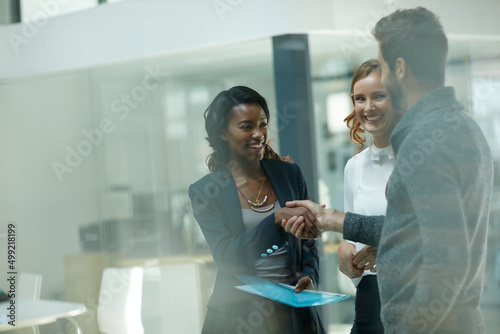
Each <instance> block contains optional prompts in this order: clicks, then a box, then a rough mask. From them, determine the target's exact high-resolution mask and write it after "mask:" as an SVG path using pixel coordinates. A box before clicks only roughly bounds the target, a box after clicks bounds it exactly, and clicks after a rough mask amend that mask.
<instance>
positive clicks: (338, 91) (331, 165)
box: [309, 34, 500, 333]
mask: <svg viewBox="0 0 500 334" xmlns="http://www.w3.org/2000/svg"><path fill="white" fill-rule="evenodd" d="M309 42H310V52H311V72H312V76H313V87H312V90H313V96H314V103H315V108H316V129H317V131H316V135H317V138H316V143H317V152H318V153H317V154H318V178H319V180H318V182H319V189H320V201H321V203H326V204H327V206H330V207H334V208H337V209H340V210H342V208H343V190H344V189H343V188H344V187H343V181H344V180H343V172H344V166H345V164H346V162H347V160H348V159H349V158H350V157H352V155H353V152H354V151H355V150H356V147H355V146H354V145H353V144H351V141H350V139H349V133H348V132H347V131H346V129H347V128H346V127H345V124H344V123H343V122H342V120H343V118H344V117H345V116H346V115H347V114H348V113H350V112H351V111H352V104H351V103H350V102H349V104H348V105H346V104H345V98H346V96H348V94H349V91H350V85H351V79H352V75H353V73H354V70H355V68H356V67H357V66H359V65H360V64H361V63H363V62H364V61H366V60H368V59H370V58H376V57H377V44H376V42H375V41H374V39H372V38H370V39H368V38H361V37H360V36H358V35H352V36H349V35H345V34H344V35H326V34H323V35H320V34H313V35H310V37H309ZM449 44H450V49H449V57H448V64H447V67H446V71H447V74H446V85H450V86H454V87H455V90H456V93H457V98H458V100H459V101H460V102H462V103H463V104H464V105H466V106H467V107H469V113H470V114H471V116H472V117H473V118H474V119H475V120H476V121H477V122H478V123H479V125H480V126H481V128H482V129H483V131H484V134H485V136H486V137H487V138H488V141H489V144H490V147H491V149H492V152H493V155H494V157H495V160H496V163H495V164H496V165H495V166H496V176H495V180H496V181H495V182H496V183H495V184H496V186H495V190H494V195H493V200H492V208H491V223H490V231H489V240H488V259H487V261H488V265H487V270H486V276H485V291H484V293H483V300H482V309H483V312H484V315H485V321H486V326H487V327H486V328H487V333H494V332H495V330H496V328H497V326H498V322H496V317H495V316H494V314H497V313H498V312H499V310H500V303H499V302H498V301H499V300H500V288H499V287H500V274H499V273H500V251H499V249H500V246H499V245H500V243H499V240H500V234H499V231H500V226H499V221H500V207H499V204H498V203H500V187H499V174H498V170H499V169H498V168H499V167H498V166H499V162H498V161H499V160H500V140H499V139H500V113H499V112H498V107H497V106H498V103H497V98H495V97H498V96H499V95H498V94H499V93H500V72H499V71H498V68H500V57H499V56H498V55H499V52H500V40H499V39H498V38H496V39H491V40H473V39H471V38H464V37H453V36H452V37H450V43H449ZM332 122H336V124H335V125H333V124H332ZM368 142H369V141H368ZM339 237H340V235H338V234H329V235H326V236H323V240H324V258H323V265H322V275H323V284H324V286H323V287H322V288H323V289H326V290H330V291H342V292H346V293H349V292H350V293H353V292H355V290H354V288H353V286H352V284H351V282H350V280H349V279H347V278H346V276H344V275H343V274H341V273H340V272H339V270H338V260H337V254H336V250H337V244H338V242H339V241H341V240H340V238H339ZM337 273H338V274H337ZM323 310H324V312H323V315H324V317H325V322H326V323H327V324H329V326H330V329H340V328H350V327H351V326H352V321H353V319H354V299H353V298H351V299H350V300H346V301H344V302H342V305H340V304H333V305H327V306H325V307H323ZM347 332H348V331H347Z"/></svg>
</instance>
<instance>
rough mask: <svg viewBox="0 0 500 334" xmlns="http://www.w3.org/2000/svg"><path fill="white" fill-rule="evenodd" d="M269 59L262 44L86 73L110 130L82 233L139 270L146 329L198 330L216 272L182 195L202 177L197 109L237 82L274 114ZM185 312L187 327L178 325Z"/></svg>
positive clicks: (109, 260) (107, 262) (107, 258)
mask: <svg viewBox="0 0 500 334" xmlns="http://www.w3.org/2000/svg"><path fill="white" fill-rule="evenodd" d="M271 62H272V49H271V42H270V40H269V39H262V40H255V41H249V42H245V43H239V44H232V45H227V46H220V47H217V48H207V49H203V50H197V51H195V52H186V53H179V54H176V55H170V56H161V57H155V58H149V59H141V60H138V61H134V62H129V63H125V64H118V65H114V66H107V67H104V68H99V69H93V70H92V71H91V72H92V81H91V87H92V102H93V104H94V106H95V117H96V118H95V122H96V124H99V123H101V122H103V120H105V119H109V120H111V121H112V123H113V124H114V127H113V130H112V131H109V133H107V134H106V138H105V140H103V150H102V151H101V154H100V155H99V158H98V161H97V162H96V163H97V164H98V170H99V171H101V172H100V173H99V182H98V183H99V185H100V193H99V199H100V200H99V203H100V212H101V213H102V219H100V220H97V221H95V222H89V224H88V225H87V228H88V229H92V226H96V228H100V229H101V230H102V231H104V233H103V237H104V239H103V240H102V242H103V246H104V252H103V253H102V254H103V255H104V266H105V267H108V266H140V267H142V268H143V269H144V278H143V290H142V291H143V294H144V295H143V307H142V322H143V326H144V329H145V332H146V333H148V332H152V333H169V332H176V333H197V332H200V331H201V326H202V324H203V317H204V312H205V305H206V302H207V300H208V297H209V294H210V289H211V288H212V283H213V280H214V275H215V266H214V264H213V262H212V257H211V254H210V252H209V250H208V247H207V245H206V242H205V239H204V237H203V235H202V233H201V230H200V229H199V227H198V224H197V223H196V221H195V220H194V218H193V216H192V212H191V202H190V200H189V197H188V194H187V190H188V186H189V185H190V184H191V183H193V182H194V181H196V180H197V179H198V178H200V177H202V176H203V175H205V174H206V173H207V168H206V165H205V159H206V157H207V155H208V154H209V153H210V152H211V150H210V148H209V147H208V144H207V141H206V140H205V137H206V133H205V128H204V118H203V113H204V111H205V109H206V108H207V107H208V105H209V103H210V102H211V101H212V99H213V98H214V97H215V95H216V94H218V93H219V92H220V91H222V90H224V89H227V88H230V87H231V86H234V85H247V86H250V87H252V88H254V89H256V90H257V91H259V92H260V93H261V94H262V95H263V96H265V97H266V98H267V99H268V100H269V102H270V105H271V107H272V108H274V109H275V107H273V106H274V105H275V103H274V83H273V79H272V73H273V72H272V63H271ZM271 112H272V114H273V119H272V120H271V124H276V119H275V118H276V116H275V115H274V114H275V113H273V110H272V111H271ZM271 129H273V127H271ZM271 136H272V137H274V138H276V136H277V132H276V131H274V132H271ZM276 147H277V146H276ZM106 231H108V232H107V233H106ZM181 277H182V279H179V278H181ZM172 287H175V288H172ZM185 314H189V315H190V321H179V320H178V319H182V318H183V317H185Z"/></svg>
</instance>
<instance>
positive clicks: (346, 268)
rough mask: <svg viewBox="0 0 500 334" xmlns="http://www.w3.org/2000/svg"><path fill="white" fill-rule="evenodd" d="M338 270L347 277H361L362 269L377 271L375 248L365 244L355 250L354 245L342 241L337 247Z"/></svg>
mask: <svg viewBox="0 0 500 334" xmlns="http://www.w3.org/2000/svg"><path fill="white" fill-rule="evenodd" d="M337 255H338V258H339V270H340V271H341V272H342V273H343V274H344V275H346V276H347V277H349V278H351V279H352V278H356V277H361V275H362V274H363V271H365V270H370V271H371V272H376V271H377V248H376V247H372V246H365V247H364V248H363V249H361V250H360V251H358V252H356V247H355V246H354V245H353V244H351V243H348V242H345V241H344V242H342V243H341V244H340V245H339V249H338V253H337Z"/></svg>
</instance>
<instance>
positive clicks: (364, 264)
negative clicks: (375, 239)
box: [352, 246, 377, 273]
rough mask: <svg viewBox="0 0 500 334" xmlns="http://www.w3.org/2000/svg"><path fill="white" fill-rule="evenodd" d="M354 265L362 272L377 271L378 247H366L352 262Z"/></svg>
mask: <svg viewBox="0 0 500 334" xmlns="http://www.w3.org/2000/svg"><path fill="white" fill-rule="evenodd" d="M352 263H353V265H355V266H356V267H357V268H359V269H362V270H370V271H371V272H373V273H374V272H376V271H377V247H372V246H365V247H364V248H363V249H362V250H360V251H359V252H357V253H356V255H355V256H354V258H353V260H352Z"/></svg>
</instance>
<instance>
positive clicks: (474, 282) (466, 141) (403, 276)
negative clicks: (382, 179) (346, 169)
mask: <svg viewBox="0 0 500 334" xmlns="http://www.w3.org/2000/svg"><path fill="white" fill-rule="evenodd" d="M391 144H392V146H393V148H394V151H395V152H396V156H397V159H396V166H395V169H394V172H393V174H392V176H391V179H390V181H389V186H388V192H387V193H388V206H387V212H386V217H385V219H384V217H383V216H378V217H364V216H360V215H355V214H352V213H348V214H347V215H346V219H345V222H344V238H346V239H349V240H357V241H360V242H363V243H367V244H371V245H377V244H378V247H379V248H378V256H377V258H378V264H377V268H378V269H377V271H378V277H379V279H378V282H379V289H380V299H381V302H382V314H381V316H382V321H383V324H384V328H385V333H389V334H390V333H412V334H413V333H426V334H428V333H483V332H484V325H483V316H482V314H481V311H480V309H479V299H480V296H481V292H482V287H483V276H484V268H485V260H486V237H487V227H488V217H489V204H490V198H491V191H492V184H493V163H492V158H491V153H490V150H489V147H488V144H487V142H486V140H485V138H484V136H483V134H482V132H481V130H480V129H479V127H478V125H477V124H476V123H475V122H474V121H473V120H472V119H471V118H470V117H469V116H467V115H466V114H465V113H464V112H463V110H462V106H461V105H460V104H459V103H458V102H457V101H456V98H455V92H454V90H453V88H451V87H443V88H438V89H436V90H433V91H431V92H429V93H428V94H427V95H425V96H424V97H423V98H422V99H421V100H420V101H418V102H417V103H416V104H415V105H414V106H413V107H412V108H411V109H410V110H409V111H408V112H407V113H406V115H405V116H404V117H403V118H402V119H401V120H400V121H399V123H398V124H397V126H396V128H395V129H394V131H393V134H392V137H391Z"/></svg>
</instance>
